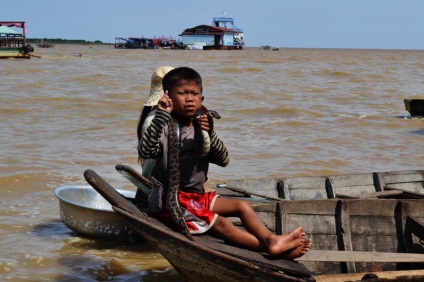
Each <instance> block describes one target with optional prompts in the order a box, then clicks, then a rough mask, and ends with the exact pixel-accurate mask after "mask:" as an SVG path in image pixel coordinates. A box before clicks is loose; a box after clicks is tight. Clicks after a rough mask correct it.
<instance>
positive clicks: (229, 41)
mask: <svg viewBox="0 0 424 282" xmlns="http://www.w3.org/2000/svg"><path fill="white" fill-rule="evenodd" d="M180 36H181V41H182V44H183V45H184V47H185V48H186V49H190V50H242V49H243V46H244V41H243V30H241V29H239V28H237V27H236V26H235V25H234V19H233V18H228V17H214V18H213V20H212V25H198V26H195V27H192V28H187V29H186V30H184V31H183V32H182V33H181V34H180Z"/></svg>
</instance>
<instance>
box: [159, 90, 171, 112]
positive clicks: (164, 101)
mask: <svg viewBox="0 0 424 282" xmlns="http://www.w3.org/2000/svg"><path fill="white" fill-rule="evenodd" d="M158 109H160V110H163V111H166V112H168V113H171V112H172V109H173V104H172V100H171V98H169V96H168V90H167V91H165V94H163V96H162V97H160V99H159V101H158Z"/></svg>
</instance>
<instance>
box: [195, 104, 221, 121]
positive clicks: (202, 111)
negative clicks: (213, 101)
mask: <svg viewBox="0 0 424 282" xmlns="http://www.w3.org/2000/svg"><path fill="white" fill-rule="evenodd" d="M201 115H208V116H210V117H212V118H216V119H220V118H221V115H220V114H219V113H218V112H217V111H214V110H208V109H207V108H206V107H205V106H203V105H202V107H201V108H200V110H199V111H197V113H196V114H195V115H194V118H196V117H198V116H201Z"/></svg>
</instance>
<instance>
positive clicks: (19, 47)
mask: <svg viewBox="0 0 424 282" xmlns="http://www.w3.org/2000/svg"><path fill="white" fill-rule="evenodd" d="M11 27H14V28H17V29H19V30H20V32H18V31H16V30H14V29H12V28H11ZM32 52H34V48H33V47H32V46H31V45H30V44H27V42H26V23H25V22H15V21H10V22H0V59H4V58H23V59H30V58H31V54H30V53H32Z"/></svg>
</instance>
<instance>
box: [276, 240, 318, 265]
mask: <svg viewBox="0 0 424 282" xmlns="http://www.w3.org/2000/svg"><path fill="white" fill-rule="evenodd" d="M311 247H312V239H308V240H306V241H305V242H303V244H302V245H300V246H298V247H297V248H294V249H292V250H289V251H286V252H284V253H282V254H281V255H280V256H279V257H281V258H284V259H289V260H294V259H297V258H300V257H301V256H303V255H304V254H306V253H307V252H308V251H309V249H310V248H311Z"/></svg>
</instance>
